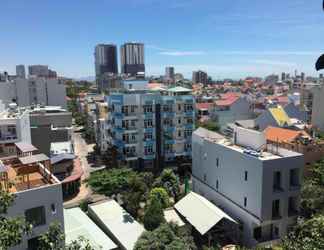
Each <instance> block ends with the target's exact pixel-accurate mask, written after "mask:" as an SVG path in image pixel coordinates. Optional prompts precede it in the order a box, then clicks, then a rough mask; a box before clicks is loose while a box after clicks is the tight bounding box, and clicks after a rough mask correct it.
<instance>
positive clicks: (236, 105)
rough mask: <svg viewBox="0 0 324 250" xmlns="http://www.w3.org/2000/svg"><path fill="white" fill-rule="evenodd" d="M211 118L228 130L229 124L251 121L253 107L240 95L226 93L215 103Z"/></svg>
mask: <svg viewBox="0 0 324 250" xmlns="http://www.w3.org/2000/svg"><path fill="white" fill-rule="evenodd" d="M211 117H212V119H213V120H215V121H216V122H217V123H218V124H219V125H220V126H221V127H222V128H226V126H227V124H228V123H233V122H234V121H236V120H247V119H251V118H252V117H253V107H252V105H251V103H250V101H248V99H247V98H246V97H244V96H241V95H240V94H238V93H226V94H222V95H220V99H219V100H217V101H215V106H214V107H213V110H212V112H211Z"/></svg>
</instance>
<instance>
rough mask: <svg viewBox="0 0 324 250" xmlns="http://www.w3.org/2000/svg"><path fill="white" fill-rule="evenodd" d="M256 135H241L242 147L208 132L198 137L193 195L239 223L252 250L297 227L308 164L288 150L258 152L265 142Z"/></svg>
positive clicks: (196, 134)
mask: <svg viewBox="0 0 324 250" xmlns="http://www.w3.org/2000/svg"><path fill="white" fill-rule="evenodd" d="M236 132H237V133H240V131H236ZM244 133H248V131H247V130H245V131H244ZM254 133H255V131H253V132H252V133H251V134H250V136H247V135H246V134H245V135H244V136H239V135H238V136H237V138H239V142H240V145H238V143H236V144H235V143H233V142H232V141H229V140H227V139H225V138H222V136H221V135H218V134H216V133H213V132H211V131H207V130H205V129H202V128H199V129H197V130H196V131H195V132H194V133H193V139H192V140H193V142H192V149H193V151H192V158H193V166H192V175H193V184H192V185H193V191H194V192H196V193H199V194H201V195H202V196H204V197H205V198H207V199H208V200H210V201H212V202H213V203H214V204H215V205H217V206H218V207H220V208H222V209H223V210H224V211H225V212H226V213H227V214H229V215H230V216H231V217H232V218H234V219H235V220H237V221H239V222H240V223H241V224H242V226H243V230H242V236H241V239H240V240H241V241H242V243H243V244H245V245H247V246H249V247H251V246H255V245H258V244H267V243H266V242H270V241H273V240H277V239H279V238H281V237H283V236H284V235H286V233H287V230H288V228H289V227H291V226H293V225H294V224H295V222H296V215H297V214H298V210H299V201H300V185H301V181H302V177H301V176H302V170H303V165H304V159H303V156H302V155H301V154H298V153H294V152H291V151H288V150H284V149H280V148H270V146H267V147H266V146H265V147H263V148H262V152H260V151H259V152H257V151H256V150H257V146H259V145H260V142H261V141H262V140H261V139H260V138H259V136H261V135H259V136H253V135H254ZM245 138H247V141H245ZM251 147H252V150H251V149H250V148H251ZM253 147H254V149H253ZM248 148H249V149H248Z"/></svg>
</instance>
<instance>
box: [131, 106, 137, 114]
mask: <svg viewBox="0 0 324 250" xmlns="http://www.w3.org/2000/svg"><path fill="white" fill-rule="evenodd" d="M135 109H136V106H134V105H132V106H131V112H132V113H134V112H135Z"/></svg>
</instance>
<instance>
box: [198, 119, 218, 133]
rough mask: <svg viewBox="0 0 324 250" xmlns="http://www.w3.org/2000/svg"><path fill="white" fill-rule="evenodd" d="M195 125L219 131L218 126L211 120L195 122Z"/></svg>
mask: <svg viewBox="0 0 324 250" xmlns="http://www.w3.org/2000/svg"><path fill="white" fill-rule="evenodd" d="M196 127H197V128H198V127H202V128H205V129H208V130H210V131H214V132H219V131H220V126H219V125H218V124H217V123H216V122H213V121H207V122H198V123H197V124H196Z"/></svg>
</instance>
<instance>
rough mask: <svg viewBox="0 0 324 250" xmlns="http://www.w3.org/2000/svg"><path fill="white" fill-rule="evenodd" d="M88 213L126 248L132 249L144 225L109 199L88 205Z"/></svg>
mask: <svg viewBox="0 0 324 250" xmlns="http://www.w3.org/2000/svg"><path fill="white" fill-rule="evenodd" d="M89 213H90V214H93V215H95V217H96V218H95V219H99V220H100V223H102V225H103V226H105V227H106V228H107V230H108V231H109V232H110V233H111V234H113V235H114V237H115V238H116V239H117V240H118V241H119V243H120V244H121V245H122V246H123V247H124V248H125V249H127V250H132V249H133V248H134V246H135V243H136V241H137V239H138V238H139V237H140V236H141V234H142V233H143V232H144V231H145V230H144V227H143V226H142V225H141V224H139V223H138V222H137V221H136V220H134V218H133V217H132V216H131V215H130V214H128V213H127V212H126V211H125V210H124V209H123V208H122V207H121V206H120V205H119V204H118V203H117V202H116V201H114V200H109V201H105V202H102V203H99V204H93V205H90V206H89Z"/></svg>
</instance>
